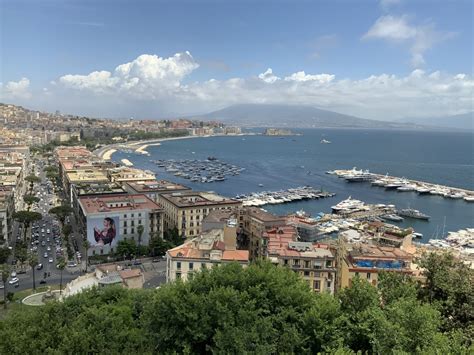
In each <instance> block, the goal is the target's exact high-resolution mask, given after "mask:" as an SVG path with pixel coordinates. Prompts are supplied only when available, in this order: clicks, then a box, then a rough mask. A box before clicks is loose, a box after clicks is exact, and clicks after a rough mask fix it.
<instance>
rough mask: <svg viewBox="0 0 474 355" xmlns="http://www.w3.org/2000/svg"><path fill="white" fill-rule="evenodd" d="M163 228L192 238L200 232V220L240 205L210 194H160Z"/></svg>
mask: <svg viewBox="0 0 474 355" xmlns="http://www.w3.org/2000/svg"><path fill="white" fill-rule="evenodd" d="M158 202H159V203H160V205H161V206H163V209H164V214H165V215H164V228H165V229H174V228H176V229H177V230H178V235H180V236H181V237H183V238H194V237H196V236H198V235H199V234H200V233H201V231H202V220H203V219H204V218H205V217H206V216H207V215H208V214H209V213H210V212H211V211H215V210H231V209H232V208H235V207H239V206H240V205H241V203H240V202H239V201H236V200H232V199H229V198H226V197H223V196H219V195H216V194H214V193H210V192H197V191H184V192H175V193H171V194H170V193H168V194H161V195H159V197H158Z"/></svg>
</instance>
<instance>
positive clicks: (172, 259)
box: [166, 220, 249, 282]
mask: <svg viewBox="0 0 474 355" xmlns="http://www.w3.org/2000/svg"><path fill="white" fill-rule="evenodd" d="M236 231H237V221H236V220H229V221H228V223H227V224H226V226H224V228H222V229H211V230H209V231H206V232H204V233H202V234H201V235H200V236H198V237H196V238H193V239H191V240H190V241H187V242H186V243H184V244H183V245H180V246H178V247H176V248H173V249H170V250H168V252H167V253H166V281H167V282H171V281H175V280H177V279H182V280H184V281H186V280H189V279H190V278H191V277H192V275H193V274H194V273H195V272H198V271H200V270H203V269H208V268H212V267H214V266H217V265H221V264H225V263H230V262H237V263H239V264H240V265H242V266H243V267H246V266H247V265H248V263H249V252H248V250H237V249H236Z"/></svg>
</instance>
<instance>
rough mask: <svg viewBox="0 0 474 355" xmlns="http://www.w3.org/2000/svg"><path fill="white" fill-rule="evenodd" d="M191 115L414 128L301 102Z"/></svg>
mask: <svg viewBox="0 0 474 355" xmlns="http://www.w3.org/2000/svg"><path fill="white" fill-rule="evenodd" d="M193 118H194V119H201V120H206V121H208V120H216V121H220V122H223V123H226V124H235V125H239V126H244V127H288V128H316V127H325V128H417V127H416V126H415V125H412V124H409V123H404V122H386V121H375V120H368V119H364V118H359V117H354V116H349V115H344V114H341V113H337V112H333V111H328V110H322V109H319V108H316V107H313V106H305V105H271V104H239V105H233V106H229V107H226V108H224V109H222V110H218V111H213V112H210V113H207V114H203V115H199V116H194V117H193Z"/></svg>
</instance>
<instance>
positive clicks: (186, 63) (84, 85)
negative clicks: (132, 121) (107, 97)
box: [59, 52, 199, 98]
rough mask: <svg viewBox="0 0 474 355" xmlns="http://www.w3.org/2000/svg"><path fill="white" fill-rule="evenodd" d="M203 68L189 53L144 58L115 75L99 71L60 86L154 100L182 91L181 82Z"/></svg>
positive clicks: (65, 80) (69, 77)
mask: <svg viewBox="0 0 474 355" xmlns="http://www.w3.org/2000/svg"><path fill="white" fill-rule="evenodd" d="M198 67H199V65H198V64H197V63H196V62H195V61H194V59H193V57H192V56H191V54H190V53H189V52H184V53H177V54H175V55H174V56H172V57H169V58H162V57H158V56H157V55H149V54H143V55H140V56H139V57H137V58H136V59H134V60H133V61H131V62H129V63H125V64H121V65H119V66H117V67H116V68H115V70H114V72H113V73H112V72H109V71H104V70H102V71H95V72H92V73H90V74H88V75H71V74H68V75H64V76H62V77H61V78H59V82H60V83H61V84H63V85H64V86H66V87H68V88H73V89H79V90H89V91H92V92H94V93H96V94H117V93H118V92H121V93H124V94H130V95H135V96H136V97H139V98H154V97H156V95H157V94H159V93H163V92H169V91H170V90H173V89H178V88H179V87H180V85H181V80H182V79H183V78H184V77H185V76H186V75H188V74H190V73H191V72H192V71H193V70H195V69H196V68H198Z"/></svg>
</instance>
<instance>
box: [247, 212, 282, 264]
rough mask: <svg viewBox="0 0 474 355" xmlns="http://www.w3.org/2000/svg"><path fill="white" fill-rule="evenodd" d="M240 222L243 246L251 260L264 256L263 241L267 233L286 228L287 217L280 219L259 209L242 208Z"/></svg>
mask: <svg viewBox="0 0 474 355" xmlns="http://www.w3.org/2000/svg"><path fill="white" fill-rule="evenodd" d="M239 222H240V226H241V228H242V234H243V241H242V244H243V245H242V246H246V247H247V248H248V250H249V252H250V260H255V259H256V258H258V257H262V256H264V252H263V249H264V247H265V246H264V244H263V243H264V242H265V240H264V239H262V237H263V234H264V232H265V231H267V230H269V229H272V228H275V227H279V226H284V225H285V224H286V219H285V217H278V216H275V215H274V214H271V213H269V212H266V211H264V210H262V209H261V208H257V207H242V208H241V209H240V213H239Z"/></svg>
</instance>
